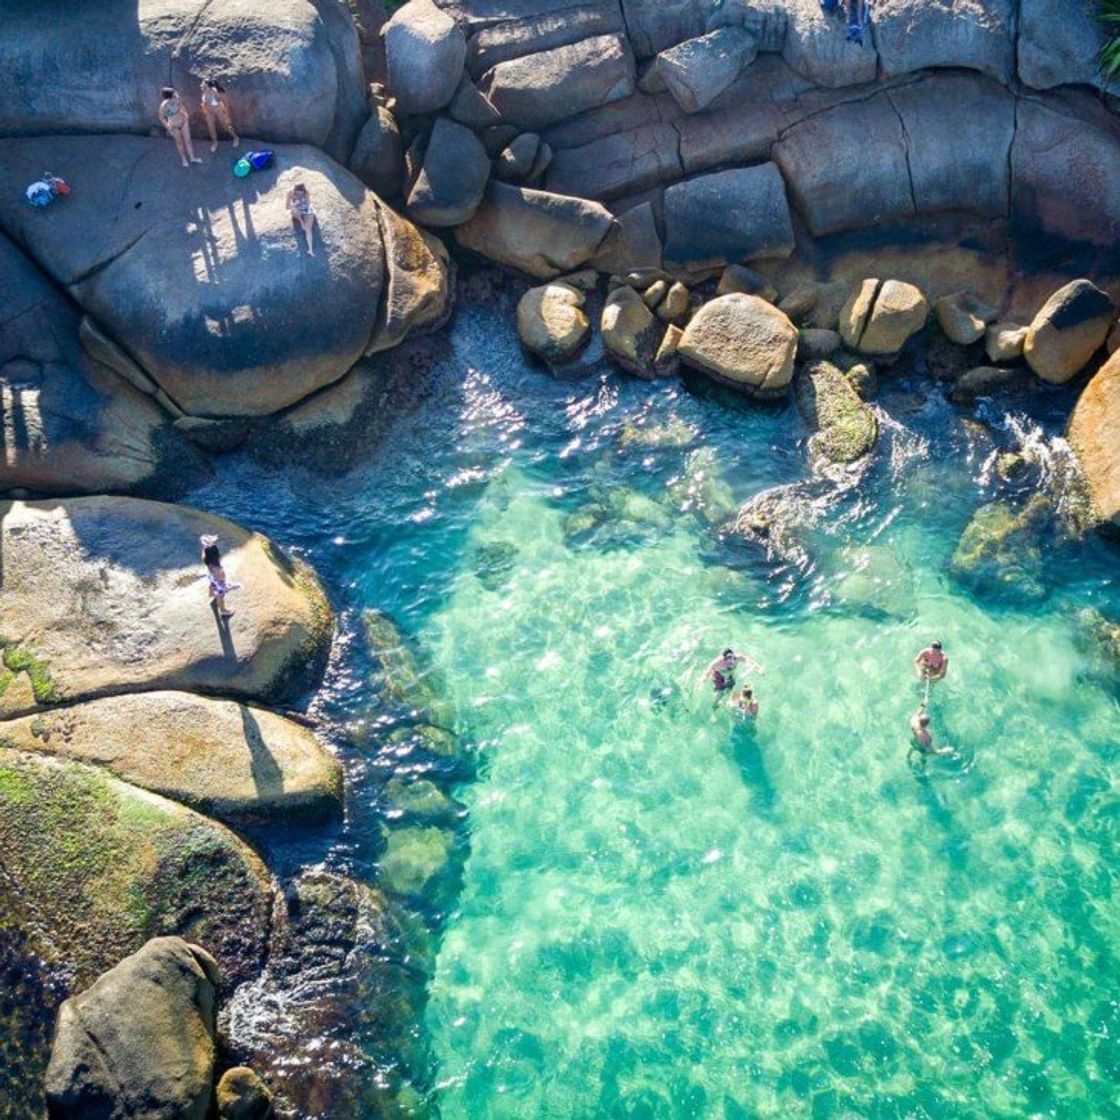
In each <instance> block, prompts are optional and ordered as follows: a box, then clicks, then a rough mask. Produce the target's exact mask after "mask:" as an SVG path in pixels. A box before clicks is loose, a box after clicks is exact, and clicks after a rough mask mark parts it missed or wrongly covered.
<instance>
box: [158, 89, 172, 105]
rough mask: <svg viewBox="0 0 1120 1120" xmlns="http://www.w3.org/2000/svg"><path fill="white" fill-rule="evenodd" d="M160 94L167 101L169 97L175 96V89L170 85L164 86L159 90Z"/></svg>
mask: <svg viewBox="0 0 1120 1120" xmlns="http://www.w3.org/2000/svg"><path fill="white" fill-rule="evenodd" d="M159 95H160V97H162V98H163V99H164V101H166V100H167V99H168V98H169V97H174V96H175V91H174V90H173V89H172V88H171V87H170V86H164V87H163V89H161V90H160V91H159Z"/></svg>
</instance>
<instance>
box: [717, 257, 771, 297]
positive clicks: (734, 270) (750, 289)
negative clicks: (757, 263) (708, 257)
mask: <svg viewBox="0 0 1120 1120" xmlns="http://www.w3.org/2000/svg"><path fill="white" fill-rule="evenodd" d="M731 292H742V293H744V294H745V295H748V296H758V298H759V299H764V300H766V302H767V303H777V301H778V289H777V288H775V287H774V285H773V284H771V283H770V281H769V280H767V279H766V277H765V276H763V275H762V274H761V273H759V272H755V271H754V269H753V268H744V267H743V266H742V265H741V264H729V265H728V266H727V267H726V268H725V269H724V270H723V273H722V274H721V275H720V278H719V283H718V284H717V285H716V295H717V296H725V295H728V294H730V293H731Z"/></svg>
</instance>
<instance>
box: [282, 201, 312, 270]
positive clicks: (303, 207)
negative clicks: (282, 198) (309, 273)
mask: <svg viewBox="0 0 1120 1120" xmlns="http://www.w3.org/2000/svg"><path fill="white" fill-rule="evenodd" d="M287 205H288V213H289V214H291V216H292V217H293V218H294V219H295V220H296V221H297V222H299V225H300V229H302V230H303V235H304V237H306V238H307V255H308V256H309V257H313V256H315V243H314V242H313V241H312V238H311V234H312V231H313V230H314V228H315V209H314V207H312V205H311V195H309V194H308V193H307V188H306V187H305V186H304V185H303V184H302V183H296V185H295V186H294V187H292V189H291V190H290V191H288V203H287Z"/></svg>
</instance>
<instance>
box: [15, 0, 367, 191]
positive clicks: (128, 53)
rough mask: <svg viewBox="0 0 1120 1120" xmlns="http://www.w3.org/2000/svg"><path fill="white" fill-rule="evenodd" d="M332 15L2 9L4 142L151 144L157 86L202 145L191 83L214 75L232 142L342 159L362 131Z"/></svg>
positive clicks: (221, 5) (346, 51)
mask: <svg viewBox="0 0 1120 1120" xmlns="http://www.w3.org/2000/svg"><path fill="white" fill-rule="evenodd" d="M334 6H335V7H338V8H340V10H339V11H338V12H332V11H331V10H330V9H329V8H328V7H327V6H325V5H324V6H322V10H320V5H319V4H316V3H312V2H309V0H270V2H269V3H268V4H261V3H259V2H257V0H211V2H210V3H207V4H204V5H200V4H199V3H198V2H197V0H137V2H136V3H130V4H113V3H109V4H90V5H81V6H80V7H76V6H74V5H69V4H57V3H56V4H50V5H43V4H31V3H20V2H10V3H5V5H4V9H3V26H4V33H3V34H2V35H0V136H19V135H47V134H50V133H63V132H66V133H88V132H99V133H122V132H129V133H135V134H138V135H147V134H148V132H149V131H150V130H151V129H153V128H157V129H158V128H159V121H158V119H157V116H156V112H157V109H158V108H159V90H160V87H161V86H165V85H168V84H171V85H173V86H175V87H177V88H178V89H179V91H180V93H182V94H183V97H184V100H185V102H186V104H187V107H188V108H189V109H191V110H192V111H193V113H194V118H193V120H194V124H193V131H194V134H195V136H197V137H199V138H201V137H204V136H206V135H207V133H206V126H205V123H204V122H203V120H202V117H201V113H200V112H199V111H198V110H199V79H200V77H201V76H202V75H214V76H215V77H217V78H218V79H219V80H220V81H221V82H223V83H224V84H225V85H227V86H228V88H229V91H230V97H231V113H232V117H233V122H234V125H235V127H236V128H237V130H238V134H239V135H240V136H243V137H245V136H255V137H264V138H267V139H268V141H269V144H270V146H272V145H274V144H276V143H308V144H314V145H316V146H318V147H320V148H323V149H324V150H326V151H327V152H328V154H330V155H332V156H333V157H334V158H335V159H339V160H344V159H346V157H347V156H348V155H349V153H350V148H351V146H352V145H353V143H354V138H355V136H356V135H357V133H358V130H359V129H360V128H361V126H362V122H363V121H364V120H365V116H366V108H365V89H364V87H363V84H362V76H361V62H360V56H359V52H360V47H359V43H358V36H357V32H356V30H355V28H354V24H353V20H352V19H351V18H350V16H349V14H348V12H346V11H345V9H343V8H341V6H340V5H334ZM62 76H64V77H62ZM44 166H52V167H53V166H54V165H53V164H46V165H44ZM42 170H43V168H42V167H40V168H39V170H38V172H37V174H41V173H42ZM55 170H56V171H58V173H59V174H63V172H62V170H60V169H59V168H57V167H55ZM65 177H66V178H70V175H69V174H67V175H66V176H65ZM28 181H29V182H30V180H28ZM24 185H26V184H24Z"/></svg>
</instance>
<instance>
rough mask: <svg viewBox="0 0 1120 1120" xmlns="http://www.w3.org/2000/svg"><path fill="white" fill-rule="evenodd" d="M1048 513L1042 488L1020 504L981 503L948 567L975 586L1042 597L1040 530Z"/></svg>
mask: <svg viewBox="0 0 1120 1120" xmlns="http://www.w3.org/2000/svg"><path fill="white" fill-rule="evenodd" d="M1051 515H1052V510H1051V506H1050V502H1049V500H1048V499H1047V498H1046V497H1045V496H1044V495H1042V494H1034V495H1032V496H1031V497H1030V499H1029V500H1028V501H1027V503H1026V504H1025V505H1024V506H1021V507H1016V506H1014V505H1012V504H1011V503H1009V502H1004V501H996V502H990V503H988V504H987V505H983V506H981V507H980V508H979V509H978V510H977V511H976V512H975V513H974V514H973V516H972V520H971V521H970V522H969V523H968V525H967V526H966V527H965V530H964V532H963V533H962V534H961V538H960V541H959V542H958V543H957V548H956V551H955V552H954V553H953V558H952V560H951V561H950V565H949V568H950V571H951V572H952V573H953V575H954V576H955V577H956V578H957V579H958V580H960V581H961V582H962V583H964V584H966V585H967V586H969V587H971V588H973V589H974V590H976V591H979V592H988V591H992V592H995V593H997V594H1009V595H1011V596H1013V597H1014V598H1018V599H1027V600H1037V599H1043V598H1045V597H1046V595H1047V588H1046V585H1045V583H1044V582H1043V577H1042V548H1041V530H1042V528H1043V526H1044V525H1045V524H1046V523H1047V522H1048V521H1049V519H1050V517H1051Z"/></svg>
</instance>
